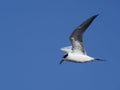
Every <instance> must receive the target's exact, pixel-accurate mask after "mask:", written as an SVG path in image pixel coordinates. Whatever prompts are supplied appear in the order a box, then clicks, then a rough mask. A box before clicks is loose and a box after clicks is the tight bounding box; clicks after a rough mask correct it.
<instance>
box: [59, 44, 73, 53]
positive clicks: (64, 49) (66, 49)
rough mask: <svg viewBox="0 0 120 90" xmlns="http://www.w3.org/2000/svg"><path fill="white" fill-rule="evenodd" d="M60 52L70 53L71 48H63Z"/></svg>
mask: <svg viewBox="0 0 120 90" xmlns="http://www.w3.org/2000/svg"><path fill="white" fill-rule="evenodd" d="M61 50H62V51H64V52H67V53H69V52H72V46H67V47H63V48H61Z"/></svg>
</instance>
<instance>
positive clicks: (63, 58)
mask: <svg viewBox="0 0 120 90" xmlns="http://www.w3.org/2000/svg"><path fill="white" fill-rule="evenodd" d="M67 56H68V54H65V55H64V56H63V57H62V60H61V61H60V64H62V63H63V61H64V60H65V59H66V58H67Z"/></svg>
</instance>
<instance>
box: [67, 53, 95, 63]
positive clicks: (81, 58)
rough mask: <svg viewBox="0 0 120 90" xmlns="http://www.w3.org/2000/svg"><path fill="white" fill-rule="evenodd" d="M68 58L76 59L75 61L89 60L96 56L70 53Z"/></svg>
mask: <svg viewBox="0 0 120 90" xmlns="http://www.w3.org/2000/svg"><path fill="white" fill-rule="evenodd" d="M67 60H69V61H75V62H87V61H92V60H94V58H92V57H90V56H87V55H81V54H69V55H68V57H67Z"/></svg>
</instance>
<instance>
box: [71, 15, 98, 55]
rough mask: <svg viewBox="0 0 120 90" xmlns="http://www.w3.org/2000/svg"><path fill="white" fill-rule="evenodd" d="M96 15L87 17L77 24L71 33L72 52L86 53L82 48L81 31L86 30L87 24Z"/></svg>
mask: <svg viewBox="0 0 120 90" xmlns="http://www.w3.org/2000/svg"><path fill="white" fill-rule="evenodd" d="M97 16H98V15H94V16H92V17H90V18H89V19H87V20H86V21H85V22H83V23H82V24H81V25H79V26H78V27H77V28H76V29H75V30H74V31H73V33H72V34H71V36H70V41H71V43H72V46H73V52H75V53H77V52H78V53H81V54H86V53H85V50H84V45H83V33H84V32H85V31H86V29H87V28H88V27H89V25H90V24H91V23H92V21H93V20H94V19H95V18H96V17H97Z"/></svg>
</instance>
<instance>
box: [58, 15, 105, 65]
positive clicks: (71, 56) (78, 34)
mask: <svg viewBox="0 0 120 90" xmlns="http://www.w3.org/2000/svg"><path fill="white" fill-rule="evenodd" d="M98 15H99V14H96V15H94V16H91V17H90V18H88V19H87V20H86V21H84V22H83V23H82V24H80V25H79V26H78V27H77V28H76V29H75V30H74V31H73V32H72V34H71V35H70V37H69V39H70V41H71V44H72V45H71V46H67V47H63V48H61V50H62V51H64V52H66V54H65V55H64V56H63V57H62V60H61V61H60V64H62V63H63V61H70V62H76V63H85V62H90V61H94V60H99V61H104V60H103V59H101V58H94V57H91V56H89V55H87V53H86V51H85V49H84V42H83V35H84V32H85V31H86V30H87V28H88V27H89V26H90V24H91V23H92V22H93V20H94V19H95V18H96V17H97V16H98Z"/></svg>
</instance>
